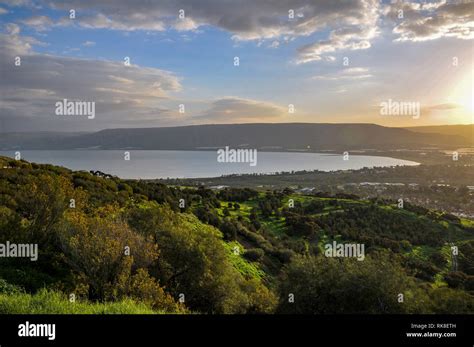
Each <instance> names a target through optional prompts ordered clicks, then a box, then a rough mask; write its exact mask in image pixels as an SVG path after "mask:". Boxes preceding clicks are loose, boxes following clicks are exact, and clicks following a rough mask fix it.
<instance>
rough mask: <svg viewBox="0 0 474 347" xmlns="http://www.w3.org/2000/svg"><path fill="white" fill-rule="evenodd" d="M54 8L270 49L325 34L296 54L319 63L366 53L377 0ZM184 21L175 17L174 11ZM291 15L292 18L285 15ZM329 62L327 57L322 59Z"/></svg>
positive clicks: (80, 18) (191, 0)
mask: <svg viewBox="0 0 474 347" xmlns="http://www.w3.org/2000/svg"><path fill="white" fill-rule="evenodd" d="M45 5H49V6H52V7H53V8H55V9H57V10H62V11H64V10H69V9H75V10H76V16H77V17H76V19H75V20H74V23H75V24H76V25H79V26H82V27H85V28H91V29H113V30H122V31H134V30H146V31H164V30H167V29H169V28H171V29H175V30H179V31H189V30H192V31H195V30H198V28H199V27H201V26H214V27H217V28H219V29H222V30H225V31H228V32H229V33H231V34H232V39H233V40H236V41H249V40H256V41H261V40H269V41H270V42H271V43H270V44H269V45H268V46H269V47H273V48H276V47H277V42H278V41H279V40H280V39H282V40H283V41H291V40H293V39H294V38H296V37H302V36H309V35H313V34H316V33H326V32H327V31H328V30H329V31H330V37H329V38H328V39H327V40H323V41H318V42H315V43H313V44H310V45H307V46H305V47H303V48H301V49H300V50H299V51H298V58H297V61H298V62H300V63H304V62H310V61H314V60H320V59H321V56H322V55H324V54H326V53H333V52H335V51H339V50H355V49H366V48H368V47H370V40H371V39H372V38H373V37H374V36H375V35H376V27H377V19H378V15H379V2H378V1H377V0H351V1H347V0H331V1H327V0H293V1H292V0H276V1H248V0H234V1H227V2H223V1H222V0H202V1H200V2H199V6H196V3H195V0H173V1H172V0H162V1H159V2H152V1H148V0H136V1H134V2H132V3H131V2H130V1H128V0H118V1H109V0H64V1H61V2H45ZM180 10H183V11H184V16H185V17H184V18H181V19H180V18H179V17H178V15H179V13H180V12H179V11H180ZM290 11H294V13H295V16H294V18H290V16H289V12H290ZM327 59H329V60H332V57H329V58H327Z"/></svg>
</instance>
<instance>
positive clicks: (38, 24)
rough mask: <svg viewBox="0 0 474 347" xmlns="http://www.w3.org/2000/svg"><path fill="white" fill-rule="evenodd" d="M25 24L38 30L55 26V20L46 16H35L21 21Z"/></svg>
mask: <svg viewBox="0 0 474 347" xmlns="http://www.w3.org/2000/svg"><path fill="white" fill-rule="evenodd" d="M21 22H22V23H23V24H25V25H28V26H30V27H33V28H35V29H36V30H37V31H45V30H48V29H49V28H50V27H51V26H53V24H54V23H53V21H52V20H51V19H50V18H49V17H46V16H33V17H30V18H27V19H25V20H22V21H21Z"/></svg>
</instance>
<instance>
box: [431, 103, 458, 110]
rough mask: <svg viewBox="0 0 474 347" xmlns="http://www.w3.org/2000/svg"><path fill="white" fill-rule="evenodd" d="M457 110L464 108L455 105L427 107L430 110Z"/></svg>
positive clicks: (446, 104)
mask: <svg viewBox="0 0 474 347" xmlns="http://www.w3.org/2000/svg"><path fill="white" fill-rule="evenodd" d="M457 108H462V106H461V105H459V104H454V103H445V104H438V105H432V106H428V107H426V109H429V110H454V109H457Z"/></svg>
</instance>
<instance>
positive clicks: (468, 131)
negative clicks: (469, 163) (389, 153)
mask: <svg viewBox="0 0 474 347" xmlns="http://www.w3.org/2000/svg"><path fill="white" fill-rule="evenodd" d="M404 129H407V130H410V131H415V132H418V133H436V134H443V135H456V136H462V137H464V138H466V139H467V140H470V142H471V143H472V142H474V124H459V125H431V126H419V127H410V128H404Z"/></svg>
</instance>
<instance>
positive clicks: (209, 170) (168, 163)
mask: <svg viewBox="0 0 474 347" xmlns="http://www.w3.org/2000/svg"><path fill="white" fill-rule="evenodd" d="M129 152H130V160H128V161H127V160H125V159H124V150H68V151H46V150H36V151H27V150H25V151H21V157H22V159H25V160H28V161H31V162H35V163H48V164H54V165H59V166H64V167H67V168H69V169H72V170H86V171H89V170H99V171H102V172H105V173H108V174H111V175H116V176H119V177H121V178H129V179H138V178H142V179H153V178H200V177H217V176H221V175H230V174H249V173H275V172H281V171H287V172H288V171H300V170H308V171H310V170H320V171H334V170H347V169H361V168H363V167H386V166H396V165H418V163H415V162H413V161H408V160H401V159H395V158H388V157H376V156H364V155H350V157H349V160H343V157H342V155H333V154H323V153H299V152H258V155H257V159H258V160H257V165H255V166H250V165H249V163H221V162H218V161H217V151H161V150H160V151H153V150H130V151H129ZM14 153H15V152H14V151H0V155H3V156H8V157H14V155H15V154H14Z"/></svg>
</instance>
